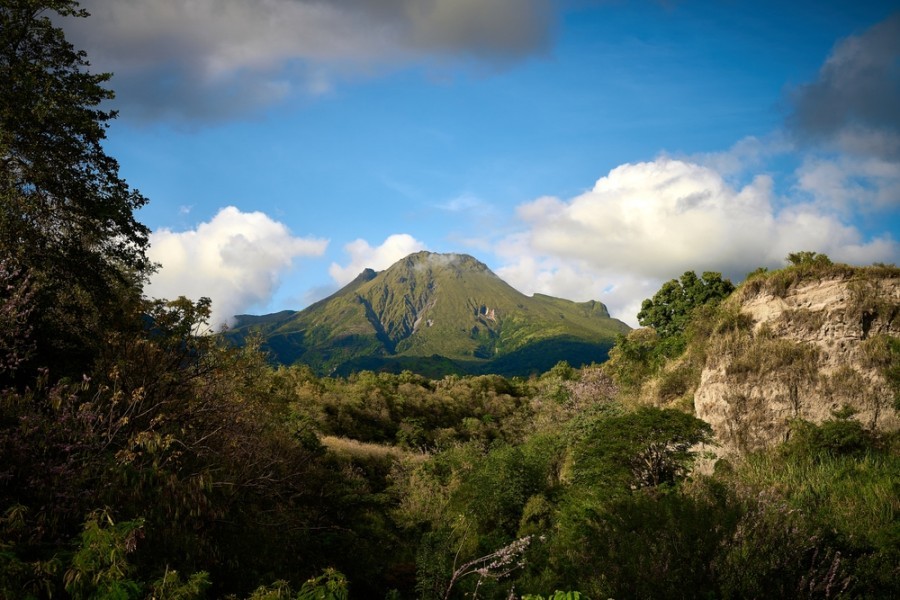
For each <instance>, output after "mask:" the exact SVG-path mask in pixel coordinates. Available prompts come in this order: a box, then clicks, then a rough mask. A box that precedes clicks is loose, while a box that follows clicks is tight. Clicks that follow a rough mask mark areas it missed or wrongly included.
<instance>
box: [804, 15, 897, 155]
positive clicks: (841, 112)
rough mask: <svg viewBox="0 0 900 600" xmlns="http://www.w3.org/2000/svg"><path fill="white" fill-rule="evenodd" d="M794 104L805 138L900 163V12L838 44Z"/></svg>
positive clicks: (847, 150)
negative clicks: (824, 141)
mask: <svg viewBox="0 0 900 600" xmlns="http://www.w3.org/2000/svg"><path fill="white" fill-rule="evenodd" d="M792 100H793V104H794V107H793V108H794V110H793V114H792V115H791V117H790V119H789V122H788V123H789V126H790V127H791V129H792V131H793V132H794V133H795V134H797V136H798V137H799V138H800V139H801V140H809V141H814V142H820V141H823V140H826V141H829V142H831V143H834V144H835V145H836V146H837V147H839V148H840V149H841V150H843V151H846V152H852V153H855V154H861V155H867V156H879V157H882V158H891V159H894V160H898V159H900V13H895V14H894V15H893V16H891V17H890V18H888V19H886V20H885V21H882V22H881V23H878V24H877V25H875V26H873V27H871V28H870V29H868V30H867V31H865V32H863V33H862V34H860V35H858V36H852V37H849V38H846V39H844V40H843V41H841V42H840V43H838V44H837V45H836V46H835V48H834V50H833V51H832V52H831V55H830V56H829V57H828V59H827V60H826V61H825V64H824V65H822V68H821V69H820V70H819V74H818V77H817V78H816V80H815V81H812V82H810V83H808V84H806V85H803V86H800V87H799V88H797V89H796V90H795V91H794V94H793V98H792Z"/></svg>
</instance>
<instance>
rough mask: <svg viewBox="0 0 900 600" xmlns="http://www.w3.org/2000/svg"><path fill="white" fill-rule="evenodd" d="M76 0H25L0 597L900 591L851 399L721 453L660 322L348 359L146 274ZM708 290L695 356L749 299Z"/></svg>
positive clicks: (883, 455)
mask: <svg viewBox="0 0 900 600" xmlns="http://www.w3.org/2000/svg"><path fill="white" fill-rule="evenodd" d="M76 8H77V6H76V4H75V3H74V2H70V1H67V0H41V1H38V0H15V1H10V2H5V3H4V4H3V5H2V6H0V53H2V55H0V103H2V104H0V127H2V129H0V157H2V174H0V176H2V182H0V183H2V189H0V193H2V195H3V196H2V198H0V200H2V211H3V212H2V219H3V220H2V222H0V250H2V255H0V597H4V598H45V597H55V598H64V597H71V598H122V599H130V598H154V599H163V598H166V599H182V600H185V599H194V598H221V597H233V598H254V599H262V598H346V597H348V594H349V596H352V597H359V598H426V599H430V598H440V599H443V598H461V597H468V596H467V595H470V596H473V597H474V596H476V595H477V596H480V597H483V598H487V597H492V598H507V597H510V596H511V595H516V596H518V595H529V596H530V597H537V596H538V595H540V596H550V597H559V598H562V597H569V598H576V597H581V598H607V597H616V598H670V597H671V598H763V597H766V598H771V597H782V598H831V597H838V596H845V597H860V598H886V597H897V596H900V571H898V565H900V521H898V519H897V514H898V511H900V506H898V494H897V490H898V488H900V481H898V478H900V475H898V474H900V451H898V441H897V438H896V436H892V435H877V434H875V433H873V432H870V431H867V430H865V429H864V428H863V427H862V426H860V424H859V423H858V422H857V421H855V420H853V419H852V418H851V417H852V415H849V414H847V413H846V412H839V413H836V414H835V415H834V418H833V419H832V420H830V421H827V422H825V423H822V424H820V425H813V424H810V423H805V422H797V423H796V424H795V427H794V435H792V437H791V441H790V443H789V444H787V445H784V446H782V447H780V448H776V449H773V450H769V451H766V452H761V453H758V454H754V455H750V456H748V457H746V459H744V460H740V461H734V462H733V463H732V464H726V463H724V462H722V461H720V462H719V464H718V465H717V466H716V468H715V470H714V471H713V472H711V473H709V474H705V475H704V474H701V472H700V470H692V466H693V465H694V463H695V462H696V461H697V459H698V458H699V459H702V458H703V456H702V455H698V454H697V452H698V450H697V448H698V447H700V446H698V444H700V443H708V442H710V429H709V426H708V425H707V424H705V423H704V422H702V421H700V420H698V419H696V418H695V417H693V416H692V415H691V414H690V411H689V410H685V409H687V408H688V407H687V406H684V405H678V404H677V403H676V404H675V406H676V408H671V407H670V408H658V407H654V406H650V405H647V404H644V403H641V402H638V401H637V400H636V399H637V398H638V396H637V395H636V394H635V393H634V390H635V389H637V388H638V387H640V385H641V384H642V382H644V381H645V380H647V379H648V378H650V377H652V376H654V374H657V373H659V372H660V371H661V370H663V367H664V366H665V364H666V361H670V360H675V358H673V356H674V355H675V354H677V352H676V351H675V350H674V349H673V348H668V349H667V350H666V351H665V352H660V351H658V350H657V347H658V341H659V340H660V339H664V336H660V335H659V334H657V333H655V332H654V331H653V330H648V329H645V330H639V332H638V333H635V334H633V335H631V336H629V337H628V338H623V339H622V340H621V341H620V342H619V345H618V346H617V348H616V349H615V350H614V351H613V353H612V354H613V358H612V360H611V361H610V362H609V363H607V364H605V365H604V366H602V367H597V366H592V367H586V368H584V369H573V368H571V367H570V366H568V365H567V364H565V363H560V364H558V365H556V366H555V367H553V368H552V369H550V370H549V371H547V372H546V373H544V374H543V375H540V376H533V377H529V378H505V377H502V376H499V375H481V376H468V377H460V376H447V377H443V378H440V379H429V378H425V377H423V376H420V375H414V374H412V373H409V372H403V373H399V374H387V373H379V374H376V373H373V372H366V371H364V372H359V373H355V374H352V375H350V376H348V377H342V378H331V377H320V376H317V375H316V374H315V373H313V372H312V370H311V369H310V368H308V367H304V366H292V367H281V368H277V369H274V368H272V367H271V366H270V365H269V363H268V362H267V360H266V357H265V355H264V354H263V353H261V352H260V351H259V350H258V347H256V346H254V345H253V344H250V345H248V346H246V347H244V348H233V347H225V346H222V345H220V344H219V343H218V340H217V339H216V338H214V337H210V336H205V335H202V333H203V331H204V329H205V319H206V317H207V316H208V314H209V304H208V302H207V301H205V300H202V301H200V302H196V303H194V302H190V301H188V300H185V299H176V300H172V301H149V300H147V299H145V298H143V296H142V294H141V282H142V281H143V280H144V278H145V277H146V276H147V275H148V274H149V272H150V269H151V265H148V264H147V263H146V261H145V259H144V250H145V249H146V230H145V229H144V228H143V227H142V226H140V225H139V224H137V223H136V222H135V221H134V220H133V216H132V210H133V209H134V208H135V207H137V206H138V205H139V204H140V203H142V202H143V199H142V198H141V197H140V195H139V194H137V193H136V192H134V191H132V190H130V189H129V188H128V187H127V185H126V184H125V183H124V182H123V181H121V180H120V179H119V178H118V175H117V168H116V165H115V162H114V161H113V160H112V159H111V158H109V157H107V156H106V155H105V154H104V153H103V151H102V148H101V146H100V141H101V140H102V137H103V136H102V132H103V125H104V123H105V122H106V121H107V120H108V119H109V118H111V116H112V115H110V114H109V113H104V112H102V111H99V110H98V109H97V106H98V103H99V102H100V101H101V100H103V99H104V98H107V97H108V96H109V94H110V93H109V92H107V91H106V90H105V89H104V88H102V83H103V82H104V81H105V77H102V76H90V75H84V74H83V73H82V68H83V67H84V65H85V63H84V60H85V58H84V57H83V55H80V54H78V53H77V52H75V50H74V49H72V48H71V47H70V46H68V44H67V43H66V42H65V40H64V39H63V38H62V35H61V33H60V32H59V31H58V30H57V29H55V28H54V27H53V26H52V23H51V22H50V21H49V20H48V14H47V13H48V11H49V12H50V13H52V12H53V11H56V12H60V13H71V12H73V11H75V10H76ZM54 90H55V91H56V93H51V92H54ZM39 91H40V94H39V93H38V92H39ZM44 94H46V95H44ZM51 167H52V168H51ZM70 213H71V215H70ZM75 250H77V254H69V252H70V251H72V252H74V251H75ZM75 257H78V259H77V261H76V260H75ZM813 259H814V257H813ZM73 261H74V262H73ZM799 262H800V264H797V265H795V266H794V267H791V268H789V269H787V270H785V273H784V274H777V273H776V274H772V275H770V276H768V277H767V278H766V279H765V281H760V280H758V279H751V280H750V281H749V282H748V284H746V285H772V286H779V285H782V283H779V282H782V280H785V281H787V283H784V285H790V278H791V277H794V276H795V275H796V269H806V268H813V267H809V265H807V264H806V262H804V260H803V257H801V258H800V261H799ZM813 262H814V261H813ZM820 262H821V261H820ZM820 267H821V268H825V267H822V266H821V265H818V266H816V267H815V268H820ZM827 268H839V267H837V266H834V265H829V266H827ZM791 269H794V270H791ZM703 279H704V280H706V279H707V278H705V277H704V278H703ZM713 279H714V278H713ZM754 281H756V283H754ZM694 304H695V305H694V306H692V307H691V310H690V311H688V312H689V313H690V318H688V319H686V320H685V321H684V327H683V329H682V330H680V331H679V333H678V335H682V334H683V335H684V336H686V337H685V339H686V340H687V345H686V346H685V347H686V348H687V350H684V349H682V350H681V351H682V352H687V353H688V354H689V353H690V352H691V346H690V340H692V339H695V338H698V336H700V337H702V335H703V331H706V330H708V328H710V327H729V326H736V325H735V323H734V320H735V319H737V317H733V316H731V317H729V315H728V313H727V311H724V310H722V311H720V310H719V309H715V310H716V311H718V312H715V314H713V313H712V312H710V311H711V310H713V309H711V308H710V304H709V303H708V302H706V299H701V301H699V302H695V303H694ZM704 311H706V312H704ZM713 317H714V318H713ZM729 319H731V320H730V321H729ZM737 325H739V323H738V324H737ZM882 342H883V343H882ZM879 344H880V345H878V346H877V347H876V346H874V345H873V357H874V358H873V360H877V361H880V362H878V364H879V365H881V366H882V367H883V369H884V372H885V373H886V374H887V376H889V377H892V378H893V379H891V381H893V382H894V384H895V387H896V383H897V371H898V366H897V365H898V356H900V352H898V350H897V344H896V340H895V339H893V338H891V339H885V340H882V341H881V342H879ZM680 359H681V358H679V360H680ZM685 364H686V365H687V366H686V367H685V371H684V373H682V374H680V375H677V376H674V375H668V377H670V378H671V381H670V382H669V383H668V384H667V385H668V386H669V389H670V391H671V390H674V391H673V392H672V393H673V394H675V396H677V395H678V393H680V392H679V390H681V391H682V392H683V390H684V389H687V388H686V387H685V385H687V384H684V382H685V381H688V382H689V380H690V379H691V378H692V377H693V376H694V371H693V370H692V369H694V368H695V367H694V366H692V364H691V363H690V362H689V361H688V362H687V363H685ZM682 384H684V385H682ZM557 591H561V593H558V594H557V593H556V592H557ZM564 592H571V593H564ZM575 592H578V593H575Z"/></svg>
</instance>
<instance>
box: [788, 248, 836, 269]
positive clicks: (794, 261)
mask: <svg viewBox="0 0 900 600" xmlns="http://www.w3.org/2000/svg"><path fill="white" fill-rule="evenodd" d="M785 260H787V262H789V263H790V264H791V265H792V266H794V267H828V266H831V265H832V264H834V263H832V262H831V259H830V258H828V256H827V255H825V254H820V253H818V252H810V251H809V250H801V251H800V252H791V253H790V254H788V255H787V258H785Z"/></svg>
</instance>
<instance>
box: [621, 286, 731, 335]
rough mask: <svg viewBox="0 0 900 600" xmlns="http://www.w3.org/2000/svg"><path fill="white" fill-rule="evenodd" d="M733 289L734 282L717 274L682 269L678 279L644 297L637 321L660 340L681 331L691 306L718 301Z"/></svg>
mask: <svg viewBox="0 0 900 600" xmlns="http://www.w3.org/2000/svg"><path fill="white" fill-rule="evenodd" d="M733 291H734V285H733V284H732V283H731V281H729V280H728V279H722V274H721V273H715V272H712V271H706V272H705V273H703V276H702V277H697V274H696V273H694V272H693V271H686V272H685V273H684V275H682V276H681V279H680V280H678V279H672V280H670V281H667V282H666V283H664V284H663V286H662V287H661V288H660V290H659V291H658V292H656V294H655V295H654V296H653V298H648V299H647V300H644V302H643V304H642V305H641V311H640V312H639V313H638V315H637V317H638V323H640V324H641V325H643V326H644V327H653V328H654V329H655V330H656V333H657V334H659V336H660V338H663V339H665V338H670V337H672V336H676V335H679V334H682V333H684V330H685V328H686V327H687V324H688V322H689V321H690V319H691V313H692V312H693V311H694V309H695V308H697V307H698V306H702V305H704V304H707V303H709V302H719V301H720V300H722V299H724V298H727V297H728V295H729V294H731V292H733Z"/></svg>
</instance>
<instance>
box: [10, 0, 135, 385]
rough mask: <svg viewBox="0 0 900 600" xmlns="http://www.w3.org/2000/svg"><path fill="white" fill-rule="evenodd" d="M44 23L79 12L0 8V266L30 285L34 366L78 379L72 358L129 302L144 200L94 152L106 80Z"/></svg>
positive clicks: (53, 6) (44, 4) (62, 6)
mask: <svg viewBox="0 0 900 600" xmlns="http://www.w3.org/2000/svg"><path fill="white" fill-rule="evenodd" d="M54 16H60V17H67V18H68V17H84V16H87V13H86V12H85V11H84V10H82V9H80V8H79V5H78V3H77V2H75V1H74V0H5V1H4V2H3V3H2V4H0V259H4V260H12V261H14V264H15V265H17V268H19V269H21V270H22V271H23V273H25V275H27V276H28V277H30V278H31V281H32V284H33V286H34V290H35V297H34V306H35V310H34V311H33V313H32V315H33V316H34V318H35V323H34V339H35V341H36V343H37V346H38V347H37V355H36V360H37V361H38V366H41V365H43V366H46V365H49V364H52V365H53V366H54V368H55V369H56V371H57V373H59V374H77V371H78V370H80V369H81V368H82V367H83V364H76V363H78V362H79V361H78V360H77V359H76V357H79V356H89V355H90V352H86V350H89V349H90V347H91V346H92V345H93V344H95V343H97V342H98V341H100V340H102V338H103V336H102V335H101V334H102V329H103V328H104V327H108V326H110V324H112V323H114V322H115V320H116V319H115V317H116V316H117V315H122V314H126V311H123V310H122V307H123V306H128V305H129V303H130V302H131V301H137V300H138V299H139V298H140V284H141V283H142V280H143V278H144V277H145V276H146V275H147V274H148V273H149V272H150V269H151V263H150V262H149V261H148V259H147V256H146V249H147V245H148V235H149V230H148V229H147V228H146V227H145V226H144V225H142V224H140V223H139V222H138V221H137V220H136V219H135V217H134V211H135V210H136V209H138V208H140V207H141V206H143V205H144V204H145V203H146V199H145V198H144V197H143V196H142V195H141V194H140V193H139V192H138V191H136V190H133V189H131V188H130V187H129V186H128V184H127V183H126V182H125V181H124V180H123V179H122V178H121V177H120V176H119V166H118V163H117V162H116V161H115V160H114V159H113V158H111V157H110V156H108V155H107V154H106V152H105V151H104V149H103V146H102V142H103V140H104V138H105V137H106V128H107V126H108V123H109V121H110V120H111V119H113V118H114V117H115V112H114V111H107V110H103V109H102V108H101V105H102V103H103V102H104V101H107V100H109V99H111V98H112V97H113V93H112V92H111V91H110V90H108V89H107V88H105V87H104V84H105V83H106V82H107V81H108V79H109V78H110V75H109V74H93V73H91V72H90V71H89V63H88V61H87V57H86V55H85V53H84V52H83V51H79V50H77V49H75V48H74V47H73V46H72V45H71V44H70V43H69V42H68V41H67V40H66V38H65V35H64V33H63V31H62V29H60V28H59V27H58V26H55V25H54V23H53V21H52V20H51V18H52V17H54ZM67 370H68V371H69V373H66V371H67Z"/></svg>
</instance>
